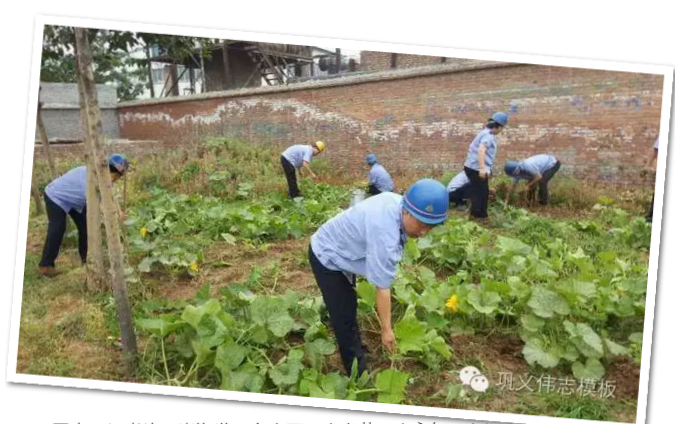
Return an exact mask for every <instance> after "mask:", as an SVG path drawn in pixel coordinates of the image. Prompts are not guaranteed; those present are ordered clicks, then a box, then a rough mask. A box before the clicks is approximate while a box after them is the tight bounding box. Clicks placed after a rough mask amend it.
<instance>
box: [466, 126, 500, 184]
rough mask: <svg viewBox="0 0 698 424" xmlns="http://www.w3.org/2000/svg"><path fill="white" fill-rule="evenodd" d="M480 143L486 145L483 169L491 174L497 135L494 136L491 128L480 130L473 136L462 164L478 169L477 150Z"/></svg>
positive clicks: (495, 152) (495, 154) (495, 153)
mask: <svg viewBox="0 0 698 424" xmlns="http://www.w3.org/2000/svg"><path fill="white" fill-rule="evenodd" d="M481 145H482V146H485V147H487V150H486V151H485V170H486V171H487V173H488V174H491V173H492V164H494V158H495V156H497V137H495V135H494V134H493V133H492V130H491V129H489V128H485V129H484V130H482V131H480V132H479V133H478V135H476V136H475V138H474V139H473V141H472V143H470V148H469V149H468V157H467V158H466V159H465V163H464V165H465V166H467V167H468V168H470V169H475V170H480V163H479V161H478V150H479V149H480V146H481Z"/></svg>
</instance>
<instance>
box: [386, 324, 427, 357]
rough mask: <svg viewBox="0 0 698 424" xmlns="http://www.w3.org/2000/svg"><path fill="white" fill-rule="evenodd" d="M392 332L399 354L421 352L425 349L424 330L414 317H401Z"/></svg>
mask: <svg viewBox="0 0 698 424" xmlns="http://www.w3.org/2000/svg"><path fill="white" fill-rule="evenodd" d="M394 331H395V338H396V339H397V347H398V351H399V352H400V353H407V352H421V351H422V350H423V349H424V348H425V347H426V346H425V343H424V341H425V340H424V339H425V337H426V330H425V328H424V325H423V324H422V323H421V322H419V320H418V319H417V318H416V317H415V316H413V315H408V316H405V317H403V318H402V319H401V320H400V321H399V322H398V323H397V324H396V325H395V330H394Z"/></svg>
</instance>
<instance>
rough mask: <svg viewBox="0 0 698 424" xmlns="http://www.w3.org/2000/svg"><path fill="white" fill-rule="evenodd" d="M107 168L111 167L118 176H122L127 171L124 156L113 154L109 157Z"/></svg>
mask: <svg viewBox="0 0 698 424" xmlns="http://www.w3.org/2000/svg"><path fill="white" fill-rule="evenodd" d="M109 166H111V167H113V168H114V169H116V170H117V171H119V174H122V175H123V174H124V172H126V170H127V169H128V166H129V163H128V160H127V159H126V157H125V156H124V155H120V154H114V155H111V156H109Z"/></svg>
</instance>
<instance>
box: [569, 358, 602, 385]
mask: <svg viewBox="0 0 698 424" xmlns="http://www.w3.org/2000/svg"><path fill="white" fill-rule="evenodd" d="M572 373H573V374H574V377H575V378H577V379H578V380H582V379H593V380H596V381H598V380H601V378H602V377H603V375H604V374H605V373H606V370H605V369H604V367H603V365H602V364H601V362H599V360H598V359H594V358H588V359H587V360H586V364H582V363H581V362H575V363H574V364H572Z"/></svg>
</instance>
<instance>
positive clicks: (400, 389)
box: [376, 369, 410, 404]
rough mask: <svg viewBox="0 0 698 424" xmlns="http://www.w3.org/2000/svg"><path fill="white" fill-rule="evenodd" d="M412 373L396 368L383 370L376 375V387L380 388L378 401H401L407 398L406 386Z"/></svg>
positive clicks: (395, 402)
mask: <svg viewBox="0 0 698 424" xmlns="http://www.w3.org/2000/svg"><path fill="white" fill-rule="evenodd" d="M409 378H410V374H408V373H403V372H399V371H395V370H391V369H388V370H383V371H381V372H379V373H378V374H377V375H376V389H378V390H379V394H378V402H380V403H394V404H397V403H400V402H402V401H403V399H404V398H405V387H406V386H407V380H408V379H409Z"/></svg>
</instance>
